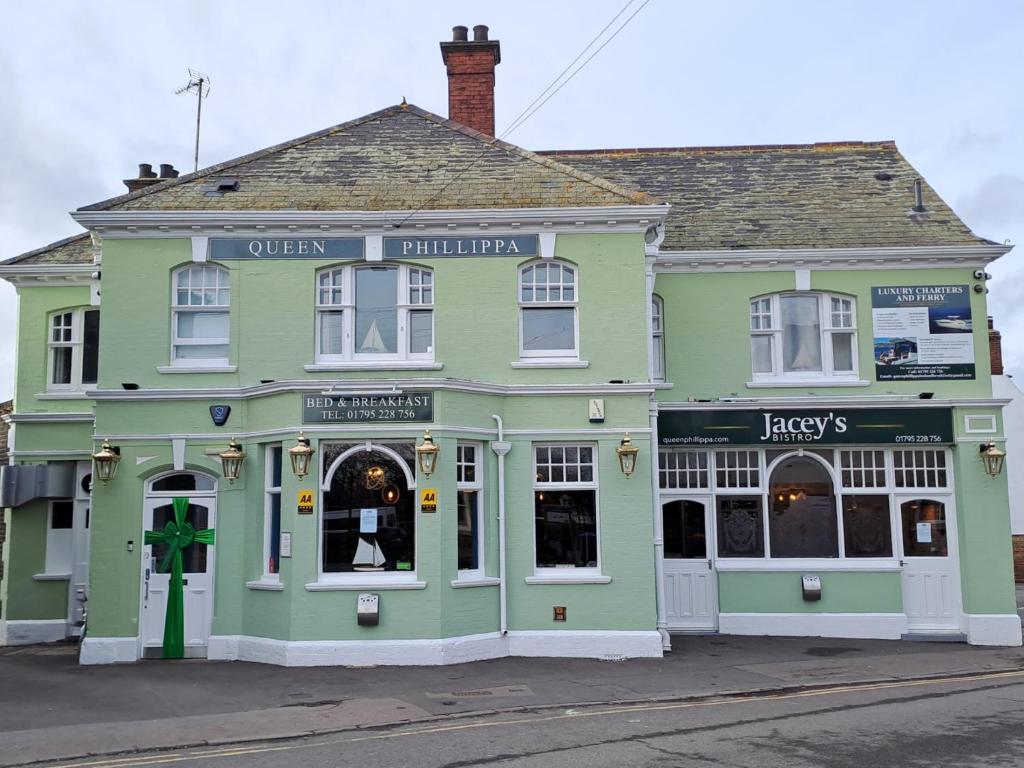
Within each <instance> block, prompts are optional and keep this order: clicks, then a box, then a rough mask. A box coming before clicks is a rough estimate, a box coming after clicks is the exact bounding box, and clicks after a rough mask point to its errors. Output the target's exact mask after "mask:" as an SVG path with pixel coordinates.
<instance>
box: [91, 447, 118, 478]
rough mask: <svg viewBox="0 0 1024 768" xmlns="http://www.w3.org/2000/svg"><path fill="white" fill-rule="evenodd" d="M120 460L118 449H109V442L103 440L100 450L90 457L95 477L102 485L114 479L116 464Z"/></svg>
mask: <svg viewBox="0 0 1024 768" xmlns="http://www.w3.org/2000/svg"><path fill="white" fill-rule="evenodd" d="M120 460H121V453H120V449H119V448H111V447H110V441H109V440H104V441H103V444H102V445H101V446H100V449H99V450H98V451H96V453H94V454H93V455H92V461H93V465H94V466H95V468H96V469H95V473H96V477H97V478H99V479H100V480H102V481H103V484H104V485H106V484H107V483H109V482H110V481H111V480H113V479H114V474H115V473H116V472H117V463H118V462H119V461H120Z"/></svg>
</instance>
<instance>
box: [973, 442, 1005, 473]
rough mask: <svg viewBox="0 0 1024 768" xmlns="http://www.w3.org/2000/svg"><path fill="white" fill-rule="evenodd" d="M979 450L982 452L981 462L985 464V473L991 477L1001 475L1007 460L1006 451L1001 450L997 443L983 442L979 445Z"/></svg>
mask: <svg viewBox="0 0 1024 768" xmlns="http://www.w3.org/2000/svg"><path fill="white" fill-rule="evenodd" d="M978 452H979V453H980V454H981V463H982V464H984V465H985V473H986V474H987V475H988V476H989V477H999V475H1000V474H1001V473H1002V471H1003V462H1004V461H1005V460H1006V451H1001V450H999V449H998V448H997V447H996V444H995V443H982V444H981V445H979V446H978Z"/></svg>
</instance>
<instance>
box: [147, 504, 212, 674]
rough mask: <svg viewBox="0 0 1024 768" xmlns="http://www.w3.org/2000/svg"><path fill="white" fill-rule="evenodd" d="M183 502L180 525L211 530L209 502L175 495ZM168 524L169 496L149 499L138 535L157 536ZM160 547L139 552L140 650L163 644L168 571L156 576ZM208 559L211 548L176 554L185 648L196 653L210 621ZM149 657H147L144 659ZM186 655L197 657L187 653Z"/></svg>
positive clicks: (205, 640) (205, 641)
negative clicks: (179, 562)
mask: <svg viewBox="0 0 1024 768" xmlns="http://www.w3.org/2000/svg"><path fill="white" fill-rule="evenodd" d="M176 495H178V496H187V497H188V499H189V506H188V511H187V512H186V514H185V521H186V522H188V523H191V524H192V526H193V527H194V528H195V529H196V530H202V529H204V528H211V529H216V522H217V514H216V500H215V497H213V496H209V497H204V496H194V495H192V494H189V493H187V492H182V493H180V494H176ZM173 519H174V506H173V496H171V495H167V496H165V497H149V498H147V499H146V501H145V505H144V508H143V530H144V531H162V530H163V529H164V526H165V525H167V523H168V522H169V521H171V520H173ZM164 551H165V547H164V546H163V545H160V544H154V545H144V546H143V548H142V621H141V622H140V623H141V627H140V632H141V636H142V647H143V649H146V648H160V647H162V646H163V642H164V618H165V616H166V613H167V590H168V586H169V583H170V580H171V575H170V573H169V572H167V573H160V572H159V571H160V564H161V560H162V558H163V554H164ZM213 558H214V547H208V546H207V545H205V544H200V543H197V542H194V543H193V544H192V545H191V546H189V547H188V548H186V549H185V550H184V552H183V553H182V566H183V567H182V573H183V579H182V580H183V587H184V609H185V647H186V649H188V648H194V649H201V648H205V647H206V646H207V645H208V644H209V639H210V625H211V623H212V620H213ZM147 655H152V654H147ZM186 655H202V653H196V652H195V651H193V652H192V653H191V654H189V652H188V650H186Z"/></svg>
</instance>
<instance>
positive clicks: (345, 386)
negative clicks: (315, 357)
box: [89, 378, 654, 401]
mask: <svg viewBox="0 0 1024 768" xmlns="http://www.w3.org/2000/svg"><path fill="white" fill-rule="evenodd" d="M403 389H433V390H446V391H452V392H472V393H477V394H485V395H503V396H515V395H553V396H557V395H583V394H602V395H606V396H608V395H651V394H653V393H654V385H653V384H650V383H648V382H646V381H641V382H636V383H630V384H487V383H484V382H478V381H468V380H462V379H436V378H410V379H350V380H347V381H339V380H337V379H322V380H308V379H302V380H285V381H275V382H272V383H270V384H257V385H254V386H250V387H211V388H197V387H189V388H180V389H177V388H175V389H171V388H167V389H137V390H123V389H96V390H89V396H90V397H92V398H93V399H95V400H128V401H137V400H206V399H209V398H230V399H235V400H248V399H251V398H256V397H267V396H269V395H276V394H280V393H282V392H317V393H329V394H334V395H346V394H369V393H372V394H379V395H387V394H397V393H400V392H401V391H402V390H403Z"/></svg>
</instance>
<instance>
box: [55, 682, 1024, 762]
mask: <svg viewBox="0 0 1024 768" xmlns="http://www.w3.org/2000/svg"><path fill="white" fill-rule="evenodd" d="M1020 677H1024V670H1017V671H1013V672H992V673H988V674H979V675H963V676H953V677H942V678H927V679H924V680H905V681H900V682H892V683H850V684H849V685H838V686H833V687H831V688H817V689H814V690H809V691H797V692H794V693H768V694H758V695H753V696H744V695H742V694H737V695H732V696H729V697H727V698H715V699H704V700H701V701H676V702H660V703H659V702H651V703H648V704H623V705H620V706H614V707H605V708H596V707H592V706H588V707H587V708H586V709H582V710H580V711H574V710H567V711H566V712H563V713H562V714H558V715H549V716H544V717H543V722H551V721H553V720H576V719H581V718H594V717H606V716H608V715H621V714H629V713H636V712H665V711H669V710H678V709H697V708H704V707H724V706H729V705H736V704H751V703H757V702H762V701H791V700H794V699H809V698H814V697H821V696H832V695H837V694H844V693H861V692H864V691H887V690H893V689H898V688H921V687H925V686H936V685H948V684H950V683H969V682H978V681H984V680H1006V679H1012V678H1020ZM537 721H538V720H537V718H536V717H518V718H513V719H503V720H474V721H470V722H458V723H452V722H450V721H446V722H444V723H428V724H424V725H413V726H409V727H405V728H396V729H393V730H388V731H384V732H379V733H370V734H367V733H366V732H365V730H361V731H359V732H358V733H359V734H363V735H350V736H346V737H343V738H338V739H328V740H319V739H318V740H316V741H303V742H301V743H294V742H292V743H284V744H282V743H276V744H262V745H257V744H239V745H236V746H231V747H221V748H215V749H196V750H195V751H189V752H184V751H182V752H160V753H156V754H151V755H148V756H147V755H134V756H130V757H117V758H109V759H101V760H86V761H83V762H71V763H49V764H47V765H48V768H135V767H136V766H140V767H142V766H152V765H164V764H168V763H179V762H183V761H185V760H212V759H214V758H218V757H237V756H241V755H256V754H266V753H271V752H288V751H292V750H299V749H309V748H311V747H323V746H330V745H332V744H354V743H358V742H363V741H380V740H386V739H400V738H405V737H407V736H425V735H430V734H435V733H451V732H453V731H468V730H474V729H483V728H497V727H504V726H509V725H526V724H529V723H535V722H537ZM382 727H383V726H382Z"/></svg>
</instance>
